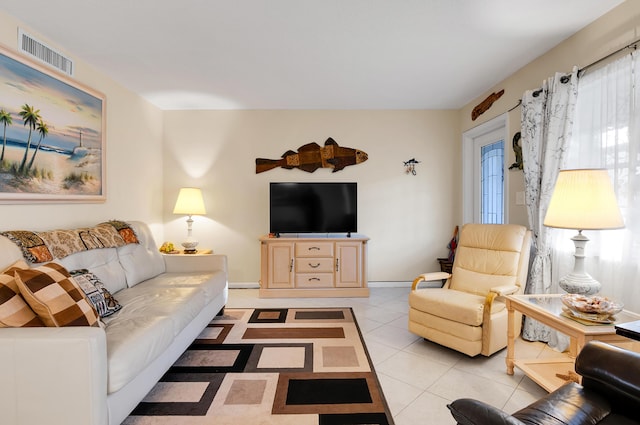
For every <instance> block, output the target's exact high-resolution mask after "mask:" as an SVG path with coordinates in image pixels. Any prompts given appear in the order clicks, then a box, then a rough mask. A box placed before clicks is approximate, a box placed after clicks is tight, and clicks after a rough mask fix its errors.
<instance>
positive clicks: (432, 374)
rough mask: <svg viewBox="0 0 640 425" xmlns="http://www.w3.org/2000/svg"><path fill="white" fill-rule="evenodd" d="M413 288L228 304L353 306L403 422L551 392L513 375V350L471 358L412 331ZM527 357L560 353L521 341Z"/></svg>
mask: <svg viewBox="0 0 640 425" xmlns="http://www.w3.org/2000/svg"><path fill="white" fill-rule="evenodd" d="M409 291H410V289H409V288H408V287H402V288H397V287H395V288H393V287H373V288H371V295H370V297H368V298H275V299H274V298H270V299H262V298H258V290H257V289H230V290H229V301H228V303H227V307H235V308H242V307H245V308H255V307H262V308H269V307H274V308H275V307H351V308H353V311H354V313H355V315H356V319H357V321H358V324H359V326H360V330H361V331H362V334H363V335H364V339H365V342H366V344H367V349H368V350H369V354H370V356H371V358H372V361H373V363H374V367H375V369H376V372H377V375H378V378H379V379H380V382H381V385H382V389H383V392H384V395H385V397H386V399H387V403H388V404H389V408H390V409H391V412H392V414H393V417H394V420H395V422H396V425H416V424H434V425H440V424H443V425H448V424H455V421H454V420H453V417H452V416H451V414H450V413H449V410H448V409H447V407H446V405H447V403H450V402H451V401H453V400H455V399H457V398H462V397H469V398H474V399H477V400H482V401H485V402H487V403H489V404H491V405H493V406H495V407H499V408H501V409H503V410H505V411H506V412H509V413H513V412H515V411H516V410H518V409H520V408H522V407H524V406H526V405H528V404H529V403H531V402H533V401H534V400H537V399H538V398H540V397H541V396H543V395H544V394H546V391H545V390H543V389H542V388H541V387H539V386H538V385H537V384H536V383H534V382H533V381H531V380H530V379H529V378H528V377H526V376H524V375H523V374H522V372H521V371H519V370H518V369H516V371H515V374H514V375H513V376H509V375H507V374H506V369H505V356H506V349H505V350H502V351H499V352H498V353H496V354H494V355H493V356H491V357H488V358H487V357H484V356H477V357H475V358H470V357H468V356H466V355H464V354H460V353H458V352H457V351H453V350H450V349H448V348H445V347H442V346H440V345H437V344H434V343H432V342H428V341H425V340H424V339H422V338H420V337H418V336H416V335H414V334H412V333H410V332H409V331H408V330H407V320H408V319H407V314H408V304H407V299H408V296H409ZM516 353H517V354H518V355H524V356H526V357H549V356H552V357H557V356H558V355H559V353H557V352H555V351H553V350H552V349H550V348H548V347H547V346H546V344H542V343H532V342H526V341H523V340H521V339H519V340H518V341H517V345H516Z"/></svg>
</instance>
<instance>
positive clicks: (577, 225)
mask: <svg viewBox="0 0 640 425" xmlns="http://www.w3.org/2000/svg"><path fill="white" fill-rule="evenodd" d="M544 225H545V226H547V227H557V228H563V229H576V230H578V234H577V235H575V236H574V237H573V238H571V240H572V241H573V243H574V244H575V247H576V251H575V255H574V257H575V262H574V266H573V271H572V272H571V273H569V274H568V275H567V276H565V277H563V278H562V279H560V281H559V285H560V287H561V288H562V289H564V290H565V291H567V292H568V293H571V294H583V295H593V294H597V293H598V291H599V290H600V282H598V281H597V280H595V279H594V278H592V277H591V276H589V274H587V273H586V272H585V268H584V247H585V245H586V244H587V242H588V241H589V238H587V237H586V236H584V235H583V234H582V231H583V230H605V229H621V228H623V227H624V221H623V220H622V214H621V213H620V208H619V207H618V202H617V201H616V196H615V193H614V192H613V186H612V184H611V180H610V178H609V173H608V172H607V170H605V169H581V170H561V171H560V173H559V174H558V179H557V180H556V186H555V188H554V190H553V194H552V195H551V201H550V202H549V208H548V209H547V215H546V216H545V218H544Z"/></svg>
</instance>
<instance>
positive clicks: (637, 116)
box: [525, 52, 640, 312]
mask: <svg viewBox="0 0 640 425" xmlns="http://www.w3.org/2000/svg"><path fill="white" fill-rule="evenodd" d="M639 57H640V55H639V54H638V52H634V53H632V54H628V55H626V56H624V57H622V58H620V59H618V60H616V61H614V62H611V63H609V64H608V65H606V66H604V67H601V68H599V69H596V70H587V72H586V73H585V74H584V75H582V76H580V78H579V81H578V99H577V104H576V118H575V127H574V131H573V137H572V138H571V139H570V142H569V145H568V150H567V163H566V168H607V169H608V170H609V173H610V176H611V178H612V182H613V185H614V188H615V191H616V196H617V199H618V203H619V205H620V209H621V211H622V215H623V217H624V220H625V229H621V230H601V231H586V232H584V234H585V236H587V237H588V238H589V239H590V242H589V243H587V246H586V252H585V255H586V259H585V267H586V271H587V272H588V273H589V274H590V275H591V276H593V277H594V278H595V279H597V280H598V281H600V283H601V284H602V289H601V290H600V294H602V295H605V296H609V297H611V298H613V299H615V300H618V301H621V302H622V303H624V305H625V308H626V309H628V310H631V311H635V312H640V60H639ZM525 164H526V162H525ZM559 233H561V234H562V238H561V239H558V242H559V243H558V245H557V248H554V253H553V257H554V258H553V263H554V265H556V266H557V267H554V273H553V276H552V278H553V280H554V281H557V280H558V278H559V277H561V276H564V275H565V274H567V273H569V272H570V271H571V270H572V268H573V251H574V248H573V243H572V242H571V241H570V240H569V238H571V237H572V236H573V234H574V233H575V231H564V230H563V231H560V232H559Z"/></svg>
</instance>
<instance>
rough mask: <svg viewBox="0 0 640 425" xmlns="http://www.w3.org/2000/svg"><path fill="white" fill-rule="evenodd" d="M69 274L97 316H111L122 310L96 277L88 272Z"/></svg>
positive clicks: (81, 270) (72, 272)
mask: <svg viewBox="0 0 640 425" xmlns="http://www.w3.org/2000/svg"><path fill="white" fill-rule="evenodd" d="M69 273H70V274H71V277H72V278H73V280H75V281H76V283H77V284H78V286H80V289H82V291H84V294H85V296H86V297H87V299H88V300H89V302H90V303H91V304H92V305H93V307H94V308H95V309H96V311H97V312H98V316H100V317H107V316H111V315H112V314H113V313H115V312H116V311H118V310H120V309H121V308H122V306H121V305H120V303H118V300H116V299H115V298H114V297H113V295H111V292H109V291H108V290H107V288H105V287H104V284H103V283H102V282H101V281H100V279H98V276H96V275H95V274H93V273H91V272H90V271H89V270H87V269H80V270H73V271H71V272H69Z"/></svg>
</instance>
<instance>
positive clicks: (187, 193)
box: [173, 187, 207, 254]
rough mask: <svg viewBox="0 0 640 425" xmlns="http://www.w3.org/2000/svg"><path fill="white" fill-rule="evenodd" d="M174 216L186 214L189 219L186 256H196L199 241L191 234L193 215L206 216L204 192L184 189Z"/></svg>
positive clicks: (189, 188) (184, 244) (193, 188)
mask: <svg viewBox="0 0 640 425" xmlns="http://www.w3.org/2000/svg"><path fill="white" fill-rule="evenodd" d="M173 213H174V214H186V215H188V216H189V218H188V219H187V239H186V240H185V241H184V242H182V246H183V247H184V253H185V254H195V253H196V246H198V241H197V240H196V239H195V238H194V237H193V235H192V234H191V232H192V230H191V227H192V225H193V219H192V218H191V216H192V215H203V214H206V213H207V212H206V210H205V208H204V200H203V199H202V191H201V190H200V189H198V188H195V187H183V188H182V189H180V193H179V194H178V200H177V201H176V205H175V207H174V208H173Z"/></svg>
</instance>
